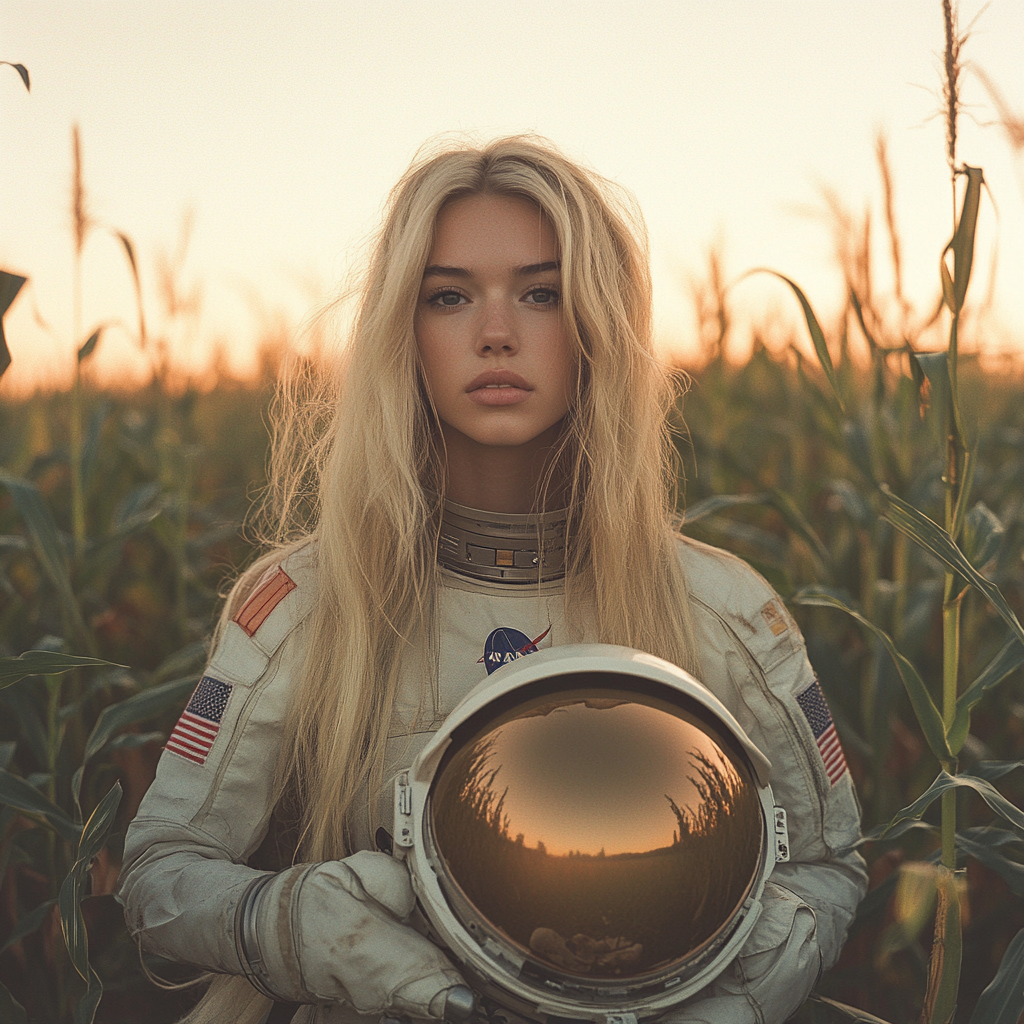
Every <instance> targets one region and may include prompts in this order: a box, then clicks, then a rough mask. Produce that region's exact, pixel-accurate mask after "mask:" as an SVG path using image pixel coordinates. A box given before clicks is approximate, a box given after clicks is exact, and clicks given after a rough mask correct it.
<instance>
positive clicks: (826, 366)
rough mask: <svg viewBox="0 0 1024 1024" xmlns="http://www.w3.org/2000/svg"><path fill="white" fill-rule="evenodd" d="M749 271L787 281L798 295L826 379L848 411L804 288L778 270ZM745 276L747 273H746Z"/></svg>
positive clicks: (759, 269) (756, 269)
mask: <svg viewBox="0 0 1024 1024" xmlns="http://www.w3.org/2000/svg"><path fill="white" fill-rule="evenodd" d="M747 273H748V274H771V275H772V276H773V277H777V278H778V279H779V280H780V281H785V282H786V284H788V285H789V287H790V288H791V289H792V290H793V294H794V295H795V296H796V297H797V300H798V301H799V303H800V307H801V309H803V313H804V320H805V321H806V322H807V331H808V333H809V334H810V336H811V342H812V343H813V345H814V351H815V352H816V353H817V355H818V362H819V363H821V368H822V370H823V371H824V373H825V379H826V380H827V381H828V383H829V387H831V388H832V395H833V397H834V398H835V400H836V404H837V405H838V406H839V408H840V409H841V410H842V411H843V412H846V406H845V405H844V404H843V398H842V396H841V395H840V393H839V381H838V380H837V379H836V371H835V367H834V366H833V365H832V356H831V355H830V354H829V351H828V345H827V344H826V342H825V333H824V331H822V329H821V325H820V324H819V323H818V318H817V317H816V316H815V315H814V310H813V309H812V308H811V304H810V302H808V301H807V296H806V295H804V293H803V290H802V289H801V288H800V286H799V285H798V284H797V283H796V282H795V281H792V280H790V279H789V278H788V277H786V275H785V274H780V273H779V272H778V271H777V270H771V269H769V268H768V267H757V268H755V269H754V270H750V271H748V272H747ZM744 276H747V275H746V274H745V275H744Z"/></svg>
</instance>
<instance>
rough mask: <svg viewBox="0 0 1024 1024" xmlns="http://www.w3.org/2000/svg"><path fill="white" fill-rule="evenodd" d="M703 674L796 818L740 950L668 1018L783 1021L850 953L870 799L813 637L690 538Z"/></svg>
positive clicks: (751, 576) (732, 561)
mask: <svg viewBox="0 0 1024 1024" xmlns="http://www.w3.org/2000/svg"><path fill="white" fill-rule="evenodd" d="M684 548H685V549H686V559H685V562H684V564H685V566H686V571H687V577H688V583H689V586H690V589H691V607H692V608H693V610H694V619H695V626H696V630H697V637H698V642H699V643H700V645H701V646H700V651H701V662H702V673H703V676H704V678H703V679H702V681H703V682H704V683H705V685H707V686H708V687H709V688H710V689H711V690H712V691H713V692H714V693H715V694H716V695H717V696H718V697H719V699H721V700H722V702H723V703H724V704H725V705H726V706H727V707H728V708H729V709H730V710H731V711H732V712H733V714H734V715H735V716H736V718H737V719H738V720H739V722H740V724H741V725H742V726H743V728H744V730H745V731H746V733H747V735H748V736H749V737H750V739H751V740H753V742H754V743H755V744H756V745H757V746H758V747H759V748H760V749H761V750H762V751H763V752H764V753H765V754H766V755H767V756H768V758H769V760H770V761H771V762H772V771H771V778H770V783H771V787H772V793H773V796H774V799H775V803H776V805H777V806H781V807H783V808H785V810H786V812H787V816H788V822H789V840H790V860H789V862H788V863H779V864H776V866H775V869H774V871H773V872H772V874H771V876H770V878H769V880H768V881H767V882H766V884H765V890H764V895H763V897H762V911H761V916H760V918H759V919H758V921H757V923H756V924H755V926H754V928H753V930H752V931H751V934H750V935H749V937H748V938H747V941H746V943H745V944H744V946H743V947H742V949H741V950H740V953H739V955H738V956H737V958H736V959H735V960H734V961H733V963H732V964H730V965H729V966H728V967H727V968H726V969H725V970H724V971H723V972H722V974H720V975H719V976H718V977H717V978H716V979H715V980H714V981H713V982H712V983H711V984H710V985H708V986H707V987H706V988H705V989H703V990H702V991H701V992H699V993H697V994H696V995H695V996H694V997H693V998H692V999H690V1000H688V1001H687V1002H686V1003H684V1004H682V1005H681V1006H680V1007H679V1008H678V1009H677V1010H674V1011H672V1012H670V1013H668V1014H666V1015H665V1017H664V1018H663V1019H664V1021H665V1022H666V1024H782V1022H783V1021H785V1020H786V1019H787V1018H788V1017H789V1016H790V1015H791V1014H792V1013H793V1012H795V1011H796V1010H797V1009H798V1008H799V1007H800V1005H801V1004H802V1003H803V1001H804V1000H805V999H806V997H807V995H808V993H809V992H810V990H811V989H812V987H813V986H814V984H815V983H816V982H817V980H818V978H819V977H820V974H821V972H822V971H823V970H825V969H827V968H829V967H831V966H832V965H833V964H834V963H835V961H836V960H837V959H838V957H839V953H840V951H841V949H842V945H843V942H844V941H845V938H846V931H847V928H848V927H849V925H850V922H851V921H852V919H853V915H854V912H855V910H856V908H857V904H858V903H859V902H860V900H861V899H862V898H863V896H864V892H865V891H866V887H867V876H866V872H865V870H864V862H863V859H862V858H861V856H860V855H859V854H858V853H856V852H850V851H849V847H850V846H852V844H854V843H855V842H856V841H857V839H859V838H860V806H859V804H858V802H857V797H856V794H855V792H854V789H853V783H852V781H851V779H850V773H849V771H848V770H847V766H846V761H845V759H844V757H843V753H842V748H841V746H840V745H839V740H838V737H837V736H836V734H835V729H834V725H833V723H832V718H831V714H830V713H829V710H828V706H827V704H826V702H825V698H824V696H823V694H822V692H821V688H820V685H819V683H818V681H817V679H816V678H815V676H814V673H813V670H812V668H811V665H810V663H809V662H808V660H807V653H806V649H805V647H804V642H803V637H802V636H801V635H800V631H799V629H798V627H797V625H796V622H795V621H794V620H793V619H792V617H791V616H790V615H789V613H788V611H787V610H786V608H785V606H784V605H783V603H782V601H781V599H780V598H779V597H778V596H777V595H776V594H775V593H774V591H773V590H772V589H771V587H769V586H768V584H767V583H766V582H765V581H764V580H763V579H762V578H761V577H760V576H759V575H758V574H757V573H755V572H754V571H753V570H752V569H750V568H749V567H748V566H747V565H746V564H745V563H743V562H741V561H740V560H739V559H736V558H733V557H732V556H729V555H725V554H724V553H723V552H719V551H716V550H715V549H712V548H706V547H705V546H704V545H700V544H696V543H695V542H692V541H686V542H685V544H684Z"/></svg>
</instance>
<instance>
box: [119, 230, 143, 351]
mask: <svg viewBox="0 0 1024 1024" xmlns="http://www.w3.org/2000/svg"><path fill="white" fill-rule="evenodd" d="M114 235H115V236H116V237H117V240H118V241H119V242H120V243H121V247H122V248H123V249H124V255H125V258H126V259H127V260H128V267H129V269H130V270H131V272H132V283H133V284H134V285H135V308H136V309H137V310H138V312H139V337H138V342H139V348H141V349H145V347H146V315H145V311H144V310H143V306H142V281H141V280H140V278H139V263H138V260H136V258H135V246H134V245H132V240H131V239H130V238H129V237H128V236H127V235H126V234H125V233H124V232H123V231H115V232H114Z"/></svg>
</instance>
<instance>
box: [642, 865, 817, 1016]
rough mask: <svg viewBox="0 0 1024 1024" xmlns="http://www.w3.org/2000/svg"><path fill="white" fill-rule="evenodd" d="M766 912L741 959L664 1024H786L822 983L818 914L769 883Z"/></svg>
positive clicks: (765, 897)
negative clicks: (819, 982)
mask: <svg viewBox="0 0 1024 1024" xmlns="http://www.w3.org/2000/svg"><path fill="white" fill-rule="evenodd" d="M761 905H762V911H761V916H760V917H759V918H758V919H757V923H756V924H755V925H754V928H753V931H751V933H750V935H749V936H748V937H747V941H746V942H745V943H744V944H743V948H742V949H741V950H740V952H739V955H738V956H737V957H736V959H735V960H734V961H733V963H732V964H730V965H729V966H728V967H727V968H726V969H725V970H724V971H723V972H722V973H721V974H720V975H719V976H718V977H717V978H716V979H715V980H714V981H713V982H711V984H710V985H708V986H707V987H706V988H704V989H701V991H700V992H698V993H697V994H696V995H695V996H693V998H692V999H689V1000H687V1001H686V1002H685V1003H683V1004H682V1005H681V1006H679V1007H678V1008H677V1009H675V1010H670V1011H669V1012H668V1013H666V1014H665V1015H664V1016H662V1017H660V1018H659V1019H658V1024H782V1022H783V1021H785V1020H788V1019H789V1017H790V1016H791V1015H792V1014H793V1013H795V1012H796V1010H797V1009H799V1007H800V1006H801V1004H802V1003H803V1001H804V1000H805V999H806V998H807V994H808V993H809V992H810V990H811V988H812V987H813V986H814V984H815V982H817V980H818V975H819V973H820V970H821V955H820V953H819V951H818V943H817V940H816V937H815V932H816V924H817V922H816V920H815V915H814V911H813V910H812V909H811V908H810V907H809V906H807V904H806V903H804V902H803V901H802V900H801V899H800V897H799V896H797V895H796V894H795V893H793V892H791V891H790V890H789V889H787V888H785V887H784V886H781V885H776V884H775V883H774V882H767V883H766V884H765V887H764V895H763V896H762V897H761Z"/></svg>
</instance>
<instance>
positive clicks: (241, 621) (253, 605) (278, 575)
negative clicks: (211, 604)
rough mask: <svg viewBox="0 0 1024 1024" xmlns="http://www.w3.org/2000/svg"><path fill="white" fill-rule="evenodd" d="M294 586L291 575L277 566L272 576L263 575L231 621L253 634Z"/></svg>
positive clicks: (250, 634)
mask: <svg viewBox="0 0 1024 1024" xmlns="http://www.w3.org/2000/svg"><path fill="white" fill-rule="evenodd" d="M295 587H296V583H295V581H294V580H293V579H292V578H291V576H289V575H288V573H286V572H285V571H284V569H282V568H281V567H280V566H278V567H277V572H275V573H274V574H273V575H272V576H265V577H264V579H263V580H262V581H261V582H260V584H259V585H258V586H257V587H256V589H255V590H254V591H253V592H252V594H251V595H250V597H249V600H248V601H246V602H245V604H243V605H242V607H241V609H240V610H239V612H238V614H237V615H236V616H235V617H234V619H233V620H232V621H234V622H237V623H238V625H239V626H241V627H242V629H244V630H245V631H246V633H248V635H249V636H255V635H256V630H258V629H259V628H260V626H262V625H263V623H264V622H266V621H267V618H268V616H269V615H270V613H271V612H272V611H273V610H274V609H275V608H276V607H277V606H278V605H279V604H280V603H281V601H282V600H284V598H286V597H287V596H288V595H289V594H290V593H291V592H292V591H293V590H294V589H295Z"/></svg>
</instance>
